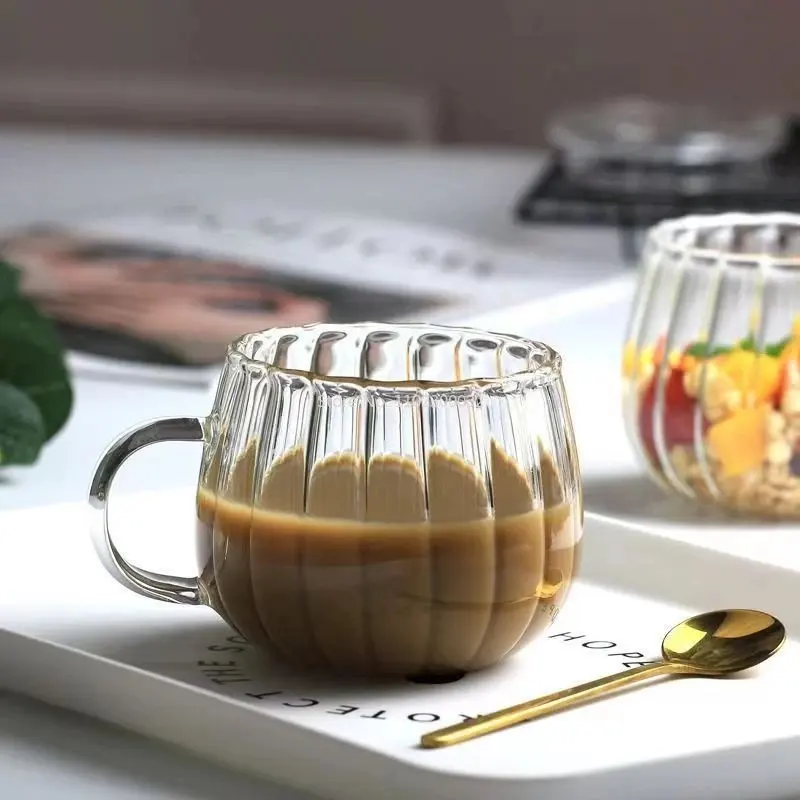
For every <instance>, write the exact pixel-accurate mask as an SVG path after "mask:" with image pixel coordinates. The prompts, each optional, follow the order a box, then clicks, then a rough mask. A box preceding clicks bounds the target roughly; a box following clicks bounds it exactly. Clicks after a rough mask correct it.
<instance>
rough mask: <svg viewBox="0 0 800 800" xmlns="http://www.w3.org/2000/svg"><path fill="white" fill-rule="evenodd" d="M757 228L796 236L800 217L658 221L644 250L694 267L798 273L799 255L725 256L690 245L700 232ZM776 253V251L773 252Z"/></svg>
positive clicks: (741, 215) (735, 215) (736, 215)
mask: <svg viewBox="0 0 800 800" xmlns="http://www.w3.org/2000/svg"><path fill="white" fill-rule="evenodd" d="M742 226H747V227H751V228H752V227H755V226H761V227H763V228H765V229H768V228H770V227H774V228H775V230H776V231H779V229H780V227H781V226H783V227H787V226H788V227H791V228H793V229H796V230H797V232H798V233H799V234H800V214H795V213H792V212H788V211H767V212H752V213H751V212H740V211H731V212H725V213H721V214H688V215H685V216H682V217H674V218H671V219H666V220H662V221H661V222H658V223H656V224H655V225H653V226H652V227H651V228H650V229H649V231H648V232H647V237H646V249H647V248H648V247H649V248H650V249H651V250H654V251H656V252H660V253H662V254H667V255H669V256H671V257H672V258H675V259H680V260H683V261H685V262H686V263H687V264H690V265H692V266H696V265H698V264H700V263H702V264H703V265H704V268H707V267H708V266H709V265H714V266H719V267H735V268H740V269H751V270H752V269H758V268H759V267H769V268H772V269H788V270H796V269H798V270H800V255H796V256H786V255H781V254H780V252H777V251H776V252H767V251H765V252H758V253H756V252H744V253H737V252H729V251H726V250H724V249H722V248H714V247H705V246H698V245H695V244H693V243H692V242H693V239H692V234H694V235H695V236H696V235H697V234H699V233H701V232H703V231H704V230H715V229H716V230H718V229H720V228H724V227H728V228H730V229H731V230H733V229H735V228H737V227H742ZM776 250H777V248H776Z"/></svg>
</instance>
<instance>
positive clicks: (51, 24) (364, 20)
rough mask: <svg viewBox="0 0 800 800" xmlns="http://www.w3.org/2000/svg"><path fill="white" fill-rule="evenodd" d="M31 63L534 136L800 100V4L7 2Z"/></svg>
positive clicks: (13, 63)
mask: <svg viewBox="0 0 800 800" xmlns="http://www.w3.org/2000/svg"><path fill="white" fill-rule="evenodd" d="M29 70H56V71H58V72H60V73H62V74H69V72H70V71H72V70H77V71H80V72H84V71H89V72H95V73H101V74H104V73H108V72H109V71H110V70H117V71H122V72H133V73H136V72H141V71H142V70H145V71H147V72H158V73H169V74H171V75H175V74H178V75H191V76H214V77H222V78H225V77H230V78H237V77H246V78H247V79H250V78H262V77H266V78H269V79H274V78H279V77H285V76H291V77H301V78H310V79H318V78H324V79H325V80H326V81H344V82H347V81H370V82H375V83H378V84H382V85H386V86H389V87H391V86H393V85H395V86H418V87H423V88H424V87H429V88H432V89H436V90H439V92H440V97H441V102H442V106H443V118H442V124H443V133H444V138H446V139H447V140H450V141H453V140H455V141H468V142H476V143H485V142H502V143H513V144H529V143H532V142H536V141H538V140H540V137H541V131H542V123H543V120H544V119H545V118H546V116H547V115H548V114H549V113H550V112H551V111H552V109H553V108H555V107H557V106H558V105H560V104H562V103H564V102H569V101H575V100H582V99H586V98H592V97H596V96H603V95H610V94H619V93H623V92H649V93H652V94H657V95H662V96H668V97H675V98H680V99H704V100H716V101H719V102H724V103H732V104H735V105H739V106H743V107H754V106H756V105H758V104H759V103H761V104H765V105H773V106H777V107H779V108H781V109H793V108H796V107H797V106H798V101H799V100H800V2H798V0H2V2H0V76H1V75H2V74H11V73H16V72H19V71H22V72H26V71H29ZM1 116H2V107H0V117H1Z"/></svg>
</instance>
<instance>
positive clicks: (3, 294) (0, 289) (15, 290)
mask: <svg viewBox="0 0 800 800" xmlns="http://www.w3.org/2000/svg"><path fill="white" fill-rule="evenodd" d="M17 297H19V270H18V269H17V268H16V267H12V266H11V264H9V263H8V262H7V261H2V260H0V304H2V303H5V302H7V301H8V300H14V299H16V298H17Z"/></svg>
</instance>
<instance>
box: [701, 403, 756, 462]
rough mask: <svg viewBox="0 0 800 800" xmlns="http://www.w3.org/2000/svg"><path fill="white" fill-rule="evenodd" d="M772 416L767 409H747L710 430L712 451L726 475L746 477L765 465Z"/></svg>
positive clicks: (710, 448) (716, 424) (708, 436)
mask: <svg viewBox="0 0 800 800" xmlns="http://www.w3.org/2000/svg"><path fill="white" fill-rule="evenodd" d="M769 413H770V408H769V406H767V405H760V406H757V407H756V408H744V409H742V410H740V411H738V412H737V413H735V414H734V415H733V416H730V417H728V418H727V419H723V420H721V421H720V422H717V423H715V424H714V425H712V426H711V427H710V428H709V429H708V432H707V434H706V441H707V442H708V448H709V450H710V452H711V454H712V455H713V457H714V458H715V459H716V460H717V461H719V462H720V466H721V467H722V472H723V473H724V474H725V475H727V476H729V477H733V476H736V475H742V474H743V473H745V472H749V471H750V470H752V469H757V468H758V467H759V466H761V464H763V462H764V458H765V457H766V452H767V415H768V414H769Z"/></svg>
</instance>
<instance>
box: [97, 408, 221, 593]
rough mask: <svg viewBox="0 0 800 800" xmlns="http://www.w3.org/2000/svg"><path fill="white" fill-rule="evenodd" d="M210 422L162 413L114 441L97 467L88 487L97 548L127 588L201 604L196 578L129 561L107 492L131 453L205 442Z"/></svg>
mask: <svg viewBox="0 0 800 800" xmlns="http://www.w3.org/2000/svg"><path fill="white" fill-rule="evenodd" d="M206 433H207V422H206V420H205V419H203V418H200V417H163V418H161V419H156V420H152V421H150V422H145V423H143V424H141V425H138V426H137V427H135V428H132V429H131V430H129V431H127V432H126V433H123V434H122V435H120V436H119V437H118V438H117V439H116V440H115V441H114V442H112V443H111V444H110V445H109V446H108V448H107V449H106V451H105V453H103V456H102V458H101V459H100V462H99V463H98V465H97V468H96V469H95V473H94V477H93V478H92V484H91V487H90V489H89V505H90V506H91V509H92V524H91V533H92V541H93V543H94V548H95V550H96V551H97V555H98V556H99V557H100V561H101V562H102V564H103V566H104V567H105V568H106V571H107V572H108V573H109V574H110V575H111V577H112V578H114V579H115V580H117V581H118V582H119V583H121V584H122V585H123V586H124V587H125V588H126V589H130V590H131V591H132V592H136V593H137V594H141V595H144V596H145V597H150V598H154V599H156V600H163V601H164V602H167V603H183V604H186V605H202V602H203V601H202V599H201V596H200V585H199V581H198V579H197V578H179V577H174V576H172V575H162V574H161V573H159V572H150V571H149V570H145V569H140V568H139V567H135V566H134V565H133V564H130V563H128V562H127V561H126V560H125V559H124V558H123V556H122V554H121V553H120V552H119V550H118V549H117V546H116V545H115V544H114V540H113V539H112V538H111V532H110V531H109V528H108V493H109V491H110V489H111V483H112V481H113V480H114V477H115V476H116V474H117V471H118V470H119V468H120V467H121V466H122V465H123V464H124V463H125V461H127V460H128V458H129V457H130V456H132V455H133V454H134V453H136V452H138V451H139V450H141V449H142V448H143V447H147V446H148V445H151V444H158V443H159V442H202V441H205V440H206V438H207V436H206Z"/></svg>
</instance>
